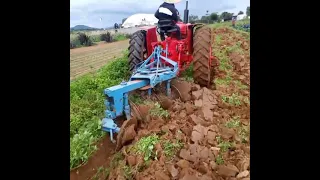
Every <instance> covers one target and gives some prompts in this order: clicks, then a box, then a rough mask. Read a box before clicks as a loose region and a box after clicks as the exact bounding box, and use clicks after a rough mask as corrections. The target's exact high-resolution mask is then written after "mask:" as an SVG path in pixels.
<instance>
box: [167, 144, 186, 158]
mask: <svg viewBox="0 0 320 180" xmlns="http://www.w3.org/2000/svg"><path fill="white" fill-rule="evenodd" d="M163 147H164V149H163V150H164V154H165V155H166V157H170V158H171V157H173V156H174V155H175V154H176V153H177V152H178V151H179V150H180V149H181V148H182V147H183V143H182V142H180V141H178V142H172V141H170V140H166V141H164V142H163Z"/></svg>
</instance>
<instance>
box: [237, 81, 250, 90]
mask: <svg viewBox="0 0 320 180" xmlns="http://www.w3.org/2000/svg"><path fill="white" fill-rule="evenodd" d="M234 83H235V85H236V86H238V87H239V88H240V89H248V86H246V85H244V84H242V82H241V81H239V80H235V81H234Z"/></svg>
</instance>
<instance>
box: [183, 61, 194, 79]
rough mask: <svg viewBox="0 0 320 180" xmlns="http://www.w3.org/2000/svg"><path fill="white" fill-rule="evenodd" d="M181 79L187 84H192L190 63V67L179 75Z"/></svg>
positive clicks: (191, 65) (191, 66)
mask: <svg viewBox="0 0 320 180" xmlns="http://www.w3.org/2000/svg"><path fill="white" fill-rule="evenodd" d="M181 77H182V79H184V80H185V81H188V82H194V80H193V64H192V63H191V64H190V66H189V67H188V68H187V69H186V70H185V71H184V72H182V73H181Z"/></svg>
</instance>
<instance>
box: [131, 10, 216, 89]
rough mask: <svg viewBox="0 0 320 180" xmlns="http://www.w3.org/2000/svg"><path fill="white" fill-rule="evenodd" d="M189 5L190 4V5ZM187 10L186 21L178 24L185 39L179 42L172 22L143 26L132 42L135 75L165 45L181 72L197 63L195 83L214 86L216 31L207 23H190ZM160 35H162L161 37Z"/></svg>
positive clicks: (133, 36)
mask: <svg viewBox="0 0 320 180" xmlns="http://www.w3.org/2000/svg"><path fill="white" fill-rule="evenodd" d="M187 6H188V5H187ZM187 22H188V10H187V7H186V10H185V16H184V22H183V23H182V22H178V23H177V25H178V26H179V27H180V34H181V40H178V39H177V36H176V32H177V29H176V28H174V24H173V23H172V22H170V21H162V22H161V21H160V22H159V24H158V27H156V26H154V27H142V28H141V30H139V31H137V32H135V33H134V34H133V35H132V38H131V39H130V41H129V43H130V45H129V48H128V49H129V55H128V58H129V67H130V71H131V72H132V71H133V70H134V69H135V67H136V65H137V64H139V63H141V62H142V61H144V60H146V59H147V58H148V57H149V56H150V55H151V53H152V52H153V50H154V48H155V47H156V46H158V45H161V46H162V48H163V49H167V48H168V49H167V50H168V55H167V57H168V58H169V59H171V60H173V61H175V62H177V63H178V66H179V73H178V74H180V73H181V72H183V71H184V70H185V69H187V68H188V67H189V65H190V64H191V63H193V78H194V81H195V83H197V84H199V85H201V86H207V87H210V86H211V85H212V82H213V76H214V70H213V68H214V67H215V66H216V65H217V63H216V61H215V58H214V56H213V55H212V42H213V36H212V29H211V28H210V27H208V26H204V25H203V24H190V23H187ZM160 32H163V33H165V35H166V36H167V37H166V38H165V40H164V41H158V34H160ZM157 33H158V34H157Z"/></svg>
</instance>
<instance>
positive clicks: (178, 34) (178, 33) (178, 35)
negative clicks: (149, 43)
mask: <svg viewBox="0 0 320 180" xmlns="http://www.w3.org/2000/svg"><path fill="white" fill-rule="evenodd" d="M173 28H176V29H177V31H176V34H177V39H178V40H180V39H181V32H180V27H179V26H178V25H174V27H173ZM160 37H161V41H164V40H165V37H164V33H160Z"/></svg>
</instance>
